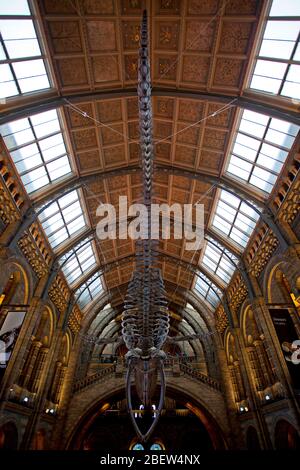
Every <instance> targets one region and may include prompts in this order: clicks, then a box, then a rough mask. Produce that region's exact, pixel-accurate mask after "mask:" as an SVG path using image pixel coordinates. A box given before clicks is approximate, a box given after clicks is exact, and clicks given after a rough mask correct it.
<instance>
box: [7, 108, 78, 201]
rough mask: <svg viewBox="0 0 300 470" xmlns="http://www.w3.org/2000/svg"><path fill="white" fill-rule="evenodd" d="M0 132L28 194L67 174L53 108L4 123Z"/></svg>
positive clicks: (64, 152)
mask: <svg viewBox="0 0 300 470" xmlns="http://www.w3.org/2000/svg"><path fill="white" fill-rule="evenodd" d="M0 132H1V134H2V136H3V139H4V142H5V144H6V146H7V148H8V150H9V151H10V154H11V157H12V159H13V161H14V163H15V165H16V168H17V171H18V173H19V174H20V176H21V179H22V182H23V184H24V186H25V189H26V191H27V192H28V194H31V193H33V192H34V191H36V190H37V189H40V188H41V187H44V186H47V185H49V184H51V183H52V182H55V181H57V180H58V179H59V178H61V177H66V176H68V175H69V176H71V174H72V169H71V166H70V161H69V157H68V155H67V149H66V145H65V142H64V138H63V134H62V128H61V124H60V120H59V115H58V112H57V111H56V110H52V111H46V112H45V113H40V114H37V115H35V116H30V117H28V118H26V119H19V120H18V121H13V122H10V123H8V124H4V125H2V126H0Z"/></svg>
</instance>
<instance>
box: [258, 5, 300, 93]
mask: <svg viewBox="0 0 300 470" xmlns="http://www.w3.org/2000/svg"><path fill="white" fill-rule="evenodd" d="M299 4H300V3H299V1H298V0H287V1H282V0H273V2H272V7H271V10H270V15H269V18H268V21H267V23H266V26H265V30H264V33H263V38H262V43H261V47H260V50H259V53H258V55H257V57H256V64H255V67H254V72H253V75H252V77H251V81H250V88H252V89H255V90H260V91H263V92H266V93H271V94H274V95H282V96H285V97H289V98H299V97H300V90H299V88H300V87H299V82H300V80H299V75H300V73H299V71H298V70H299V68H300V48H299V38H300V20H299V17H300V6H299ZM287 18H289V19H287Z"/></svg>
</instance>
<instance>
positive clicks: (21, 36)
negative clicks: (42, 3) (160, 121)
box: [0, 0, 50, 98]
mask: <svg viewBox="0 0 300 470" xmlns="http://www.w3.org/2000/svg"><path fill="white" fill-rule="evenodd" d="M8 15H10V17H8ZM18 15H20V17H19V18H18ZM22 15H23V16H22ZM11 16H17V17H16V18H13V19H12V18H11ZM24 16H27V17H28V18H26V17H25V18H24ZM34 21H35V19H34V17H33V15H31V13H30V9H29V5H28V2H27V1H26V0H13V1H4V0H3V1H1V2H0V76H1V78H0V98H8V97H12V96H17V95H20V94H23V93H28V92H32V91H37V90H44V89H47V88H50V81H49V76H48V72H47V70H46V67H45V59H44V54H43V52H42V51H41V44H40V42H39V39H38V37H37V33H36V29H35V25H34Z"/></svg>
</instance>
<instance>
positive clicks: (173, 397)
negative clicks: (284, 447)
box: [67, 389, 226, 453]
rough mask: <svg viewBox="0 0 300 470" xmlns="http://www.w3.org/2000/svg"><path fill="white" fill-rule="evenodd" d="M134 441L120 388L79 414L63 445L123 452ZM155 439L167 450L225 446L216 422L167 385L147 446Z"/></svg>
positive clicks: (221, 447)
mask: <svg viewBox="0 0 300 470" xmlns="http://www.w3.org/2000/svg"><path fill="white" fill-rule="evenodd" d="M150 441H151V442H150ZM135 443H138V441H137V440H135V433H134V429H133V426H132V423H131V420H130V417H129V415H128V412H127V407H126V400H125V399H124V392H123V391H119V392H118V393H116V394H115V395H114V396H113V397H110V398H107V399H106V400H105V403H104V402H98V404H97V405H95V406H94V407H93V408H92V409H90V410H89V412H88V413H87V414H86V415H85V416H83V417H82V419H81V421H80V422H79V424H78V425H77V427H76V429H75V430H74V433H73V436H72V438H71V440H70V441H69V444H68V445H67V449H68V450H91V451H93V450H97V451H101V450H103V451H105V452H108V451H110V452H126V451H128V450H129V449H130V448H132V445H133V444H135ZM155 443H163V446H164V448H165V449H166V451H167V452H175V451H176V452H178V451H179V450H180V451H182V452H183V453H184V452H189V451H191V452H192V451H197V452H199V451H201V450H202V451H203V450H204V451H206V450H211V451H212V450H219V449H224V448H226V444H225V443H224V439H223V436H222V432H221V430H220V428H219V425H218V424H217V423H216V422H215V421H214V419H213V418H212V416H210V414H209V413H208V412H207V411H206V410H205V409H204V408H203V407H202V408H200V405H199V404H196V403H193V402H192V400H191V399H190V398H189V397H186V396H184V394H183V393H181V392H180V393H179V392H178V391H176V390H171V389H169V390H168V389H167V397H166V400H165V407H164V410H163V413H162V416H161V417H160V420H159V422H158V424H157V426H156V428H155V431H154V433H153V436H151V439H149V442H148V443H147V450H151V449H150V447H151V444H155ZM148 444H149V446H148ZM145 450H146V449H145ZM153 450H155V449H153Z"/></svg>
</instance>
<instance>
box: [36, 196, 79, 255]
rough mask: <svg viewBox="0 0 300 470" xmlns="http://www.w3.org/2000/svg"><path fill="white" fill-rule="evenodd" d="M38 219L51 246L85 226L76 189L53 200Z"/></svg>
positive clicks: (55, 245)
mask: <svg viewBox="0 0 300 470" xmlns="http://www.w3.org/2000/svg"><path fill="white" fill-rule="evenodd" d="M39 220H40V222H41V224H42V226H43V229H44V231H45V233H46V235H47V237H48V240H49V243H50V245H51V246H52V248H56V247H57V246H58V245H60V244H61V243H63V242H64V241H65V240H67V239H68V238H71V237H72V236H74V235H75V234H77V233H78V232H79V231H80V230H82V229H83V228H84V227H86V223H85V219H84V215H83V211H82V207H81V204H80V201H79V196H78V192H77V191H72V192H71V193H69V194H67V195H66V196H63V197H61V198H59V199H58V201H56V202H53V204H51V205H50V206H49V207H48V208H47V209H45V210H44V211H43V212H42V213H41V214H40V215H39Z"/></svg>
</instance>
